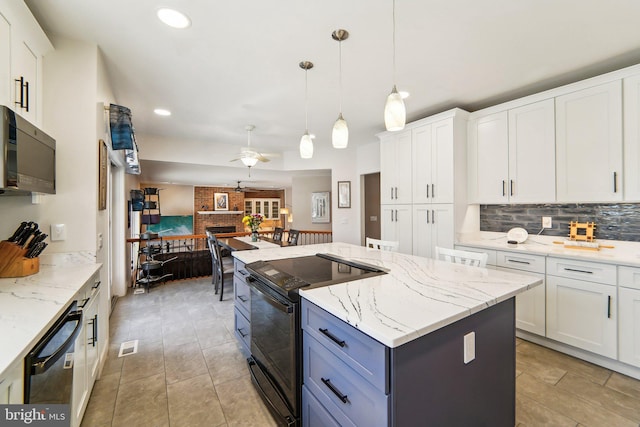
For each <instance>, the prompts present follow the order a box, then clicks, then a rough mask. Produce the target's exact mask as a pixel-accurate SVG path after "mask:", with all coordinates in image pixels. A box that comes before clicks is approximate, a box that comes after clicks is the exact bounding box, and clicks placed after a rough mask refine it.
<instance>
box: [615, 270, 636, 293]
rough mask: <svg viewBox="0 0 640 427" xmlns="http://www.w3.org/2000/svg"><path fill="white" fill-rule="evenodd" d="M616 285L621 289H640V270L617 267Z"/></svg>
mask: <svg viewBox="0 0 640 427" xmlns="http://www.w3.org/2000/svg"><path fill="white" fill-rule="evenodd" d="M618 285H619V286H622V287H623V288H632V289H640V268H634V267H622V266H620V267H618Z"/></svg>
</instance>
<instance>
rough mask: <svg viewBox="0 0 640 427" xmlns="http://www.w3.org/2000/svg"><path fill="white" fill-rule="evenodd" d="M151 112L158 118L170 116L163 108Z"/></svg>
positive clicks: (169, 112)
mask: <svg viewBox="0 0 640 427" xmlns="http://www.w3.org/2000/svg"><path fill="white" fill-rule="evenodd" d="M153 112H154V113H156V114H157V115H159V116H170V115H171V111H169V110H165V109H164V108H156V109H155V110H153Z"/></svg>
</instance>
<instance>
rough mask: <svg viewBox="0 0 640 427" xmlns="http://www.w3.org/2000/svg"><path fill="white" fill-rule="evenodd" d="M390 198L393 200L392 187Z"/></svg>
mask: <svg viewBox="0 0 640 427" xmlns="http://www.w3.org/2000/svg"><path fill="white" fill-rule="evenodd" d="M391 200H393V187H391Z"/></svg>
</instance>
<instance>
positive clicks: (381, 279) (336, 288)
mask: <svg viewBox="0 0 640 427" xmlns="http://www.w3.org/2000/svg"><path fill="white" fill-rule="evenodd" d="M319 252H326V253H332V254H335V255H338V256H340V257H343V258H348V259H352V260H354V261H360V262H364V263H367V264H372V265H376V266H380V267H384V268H386V269H388V270H389V273H388V274H384V275H381V276H376V277H371V278H367V279H361V280H355V281H352V282H345V283H339V284H336V285H331V286H325V287H321V288H316V289H309V290H303V289H301V290H300V295H301V296H302V297H304V298H306V299H307V300H309V301H310V302H312V303H314V304H316V305H318V306H319V307H321V308H323V309H324V310H326V311H328V312H329V313H331V314H333V315H334V316H336V317H338V318H339V319H341V320H343V321H345V322H347V323H349V324H350V325H352V326H354V327H355V328H357V329H359V330H361V331H362V332H364V333H365V334H367V335H369V336H371V337H372V338H374V339H376V340H378V341H379V342H381V343H382V344H384V345H386V346H388V347H392V348H393V347H399V346H401V345H402V344H405V343H407V342H409V341H412V340H414V339H416V338H419V337H421V336H424V335H426V334H428V333H430V332H433V331H435V330H436V329H439V328H442V327H444V326H447V325H449V324H451V323H453V322H455V321H457V320H460V319H462V318H465V317H467V316H470V315H472V314H474V313H477V312H479V311H481V310H483V309H485V308H487V307H490V306H492V305H495V304H497V303H499V302H502V301H505V300H507V299H509V298H511V297H513V296H515V295H517V294H518V293H521V292H524V291H526V290H527V289H530V288H532V287H534V286H537V285H540V284H541V283H542V280H540V279H538V278H537V277H534V276H529V275H525V274H514V273H510V272H502V271H497V270H491V269H486V268H478V267H468V266H464V265H459V264H450V263H446V262H443V261H436V260H433V259H430V258H423V257H417V256H412V255H404V254H399V253H394V252H383V251H379V250H375V249H367V248H365V247H363V246H356V245H351V244H347V243H327V244H318V245H304V246H292V247H284V248H275V249H260V250H255V251H242V252H234V253H233V256H234V257H235V258H237V259H239V260H240V261H243V262H245V263H249V262H254V261H260V260H273V259H282V258H289V257H300V256H306V255H313V254H316V253H319Z"/></svg>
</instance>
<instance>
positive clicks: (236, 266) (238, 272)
mask: <svg viewBox="0 0 640 427" xmlns="http://www.w3.org/2000/svg"><path fill="white" fill-rule="evenodd" d="M233 275H234V276H238V278H240V279H242V280H244V279H246V278H247V277H249V272H248V271H247V270H245V268H244V262H242V261H240V260H237V259H236V260H234V262H233Z"/></svg>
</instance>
